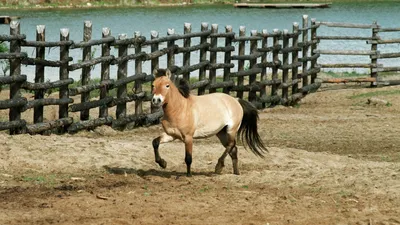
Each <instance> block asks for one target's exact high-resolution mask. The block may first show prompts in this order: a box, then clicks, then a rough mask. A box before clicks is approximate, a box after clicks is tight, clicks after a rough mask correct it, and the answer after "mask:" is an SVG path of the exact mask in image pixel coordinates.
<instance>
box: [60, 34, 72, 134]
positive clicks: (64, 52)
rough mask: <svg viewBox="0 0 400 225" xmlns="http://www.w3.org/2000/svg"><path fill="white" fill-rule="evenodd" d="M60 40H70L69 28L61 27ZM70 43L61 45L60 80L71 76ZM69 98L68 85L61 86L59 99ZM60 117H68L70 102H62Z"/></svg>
mask: <svg viewBox="0 0 400 225" xmlns="http://www.w3.org/2000/svg"><path fill="white" fill-rule="evenodd" d="M60 41H61V42H63V41H69V29H68V28H62V29H60ZM69 47H70V46H69V45H66V44H65V45H61V46H60V61H61V62H63V64H62V65H61V66H60V71H59V76H60V80H66V79H68V77H69V71H68V62H69ZM68 98H69V89H68V85H64V86H61V87H60V92H59V99H68ZM58 118H59V119H63V118H68V103H67V104H61V105H60V106H59V108H58ZM67 128H68V127H64V128H61V129H60V130H59V131H60V133H64V132H65V131H67Z"/></svg>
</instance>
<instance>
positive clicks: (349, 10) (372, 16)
mask: <svg viewBox="0 0 400 225" xmlns="http://www.w3.org/2000/svg"><path fill="white" fill-rule="evenodd" d="M399 11H400V2H388V3H385V2H384V3H371V2H369V3H362V2H358V3H334V4H332V5H331V7H330V8H324V9H318V8H315V9H256V8H251V9H239V8H234V7H233V6H231V5H210V6H184V7H151V8H150V7H143V8H103V9H92V8H90V9H46V10H31V9H30V10H16V9H10V10H4V9H3V10H0V15H9V16H21V19H20V21H21V33H23V34H26V35H27V40H35V37H36V34H35V32H36V25H46V40H47V41H58V40H59V33H60V28H69V29H70V39H71V40H74V41H76V42H79V41H81V40H82V38H83V37H82V36H83V23H84V21H85V20H90V21H92V22H93V33H92V38H93V39H98V38H100V37H101V32H102V28H103V27H109V28H110V29H111V32H112V35H114V36H116V37H117V36H118V34H122V33H126V34H127V35H128V36H129V37H132V36H133V34H134V32H135V31H140V32H141V34H142V35H143V36H146V38H148V39H149V38H150V32H151V31H152V30H155V31H158V32H159V33H160V36H165V35H166V33H167V29H168V28H174V29H175V32H176V33H178V34H182V33H183V24H184V23H185V22H188V23H191V24H192V32H196V31H200V25H201V23H202V22H207V23H209V24H210V25H211V24H214V23H216V24H219V32H225V28H224V27H225V25H232V27H233V31H234V32H236V33H238V31H239V26H245V27H246V31H247V34H248V35H250V31H251V30H258V31H261V30H262V29H267V30H268V31H269V32H272V30H273V29H275V28H277V29H279V30H283V29H288V30H289V31H291V29H292V26H293V22H298V23H299V24H300V26H301V22H302V16H303V15H305V14H306V15H308V16H309V18H316V19H317V21H330V22H351V23H362V24H371V23H372V22H374V21H377V22H378V24H379V25H381V26H382V27H400V13H399ZM345 32H346V29H343V28H341V29H339V28H334V29H333V28H325V27H324V28H321V29H318V35H344V34H345ZM0 34H9V26H8V25H0ZM352 34H353V35H364V36H370V35H371V30H370V29H368V30H362V29H360V30H359V31H357V33H354V32H353V33H352ZM398 36H400V32H398V33H387V34H385V37H396V38H400V37H398ZM349 46H350V47H351V48H352V49H359V50H364V49H365V50H368V49H369V48H370V45H366V44H363V43H360V42H357V43H356V44H351V42H349V41H337V42H335V43H321V44H320V45H319V48H320V49H322V48H323V49H329V48H340V47H349ZM381 48H382V49H384V50H385V51H388V52H396V51H397V52H399V45H397V44H396V45H386V46H380V49H381ZM27 51H28V52H27V53H28V55H30V56H31V57H34V54H35V53H34V50H32V48H30V49H29V50H27ZM94 51H95V53H96V54H100V51H101V50H100V47H98V48H97V49H94ZM46 54H48V56H47V57H48V58H50V59H58V57H59V56H58V55H59V53H58V49H50V50H49V51H48V52H46ZM80 54H81V53H79V52H71V55H72V56H73V57H74V62H76V61H77V60H78V59H79V58H80V57H81V56H80ZM193 54H194V55H196V54H195V53H193ZM192 60H196V56H194V57H193V59H192ZM344 60H348V59H347V58H346V59H345V58H343V57H342V58H340V57H338V56H323V57H321V62H328V61H329V62H332V61H336V62H342V61H344ZM354 60H364V61H365V60H366V62H369V59H368V58H366V57H355V58H354ZM364 61H363V62H364ZM397 61H398V60H397ZM177 63H179V59H177ZM385 63H387V64H388V65H392V64H394V63H396V60H387V62H385ZM145 64H146V63H145ZM147 64H148V65H144V67H146V66H147V67H148V66H149V65H150V63H147ZM52 69H53V68H46V70H49V71H50V70H52ZM114 69H115V68H114ZM32 71H34V69H32V68H31V67H30V66H27V67H25V68H23V73H25V74H28V73H31V72H32ZM46 76H47V75H46ZM79 76H80V74H79V71H75V72H73V73H71V77H73V78H74V79H79ZM92 76H93V77H99V74H98V69H97V67H96V69H95V72H93V75H92ZM29 77H30V76H29ZM57 77H58V70H54V73H53V74H51V75H49V76H48V77H46V78H47V79H49V80H56V79H57ZM29 79H30V80H32V79H33V78H32V79H31V78H29Z"/></svg>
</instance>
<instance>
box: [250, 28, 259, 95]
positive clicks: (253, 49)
mask: <svg viewBox="0 0 400 225" xmlns="http://www.w3.org/2000/svg"><path fill="white" fill-rule="evenodd" d="M250 33H251V36H252V37H256V36H257V30H252V31H251V32H250ZM257 45H258V40H251V41H250V55H253V54H256V53H257V52H258V51H257ZM256 64H257V58H254V59H251V60H250V67H249V69H254V68H255V67H256ZM256 80H257V74H251V75H250V76H249V85H250V86H251V85H252V84H254V83H255V82H256ZM256 100H257V92H256V91H253V90H251V89H250V92H249V101H250V102H254V101H256Z"/></svg>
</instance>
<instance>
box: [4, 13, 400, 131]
mask: <svg viewBox="0 0 400 225" xmlns="http://www.w3.org/2000/svg"><path fill="white" fill-rule="evenodd" d="M320 26H329V27H335V26H338V27H346V28H357V29H358V28H362V29H372V30H373V31H374V33H373V35H372V36H371V37H360V36H318V35H317V29H319V27H320ZM218 28H219V27H218V25H217V24H212V25H211V27H210V26H209V24H207V23H202V24H201V30H200V31H199V32H192V26H191V24H189V23H185V24H184V28H183V34H177V33H175V30H174V29H168V32H167V35H166V36H164V37H160V36H159V34H158V32H156V31H152V32H151V34H150V38H149V39H147V38H146V37H145V36H143V35H141V33H140V32H135V35H134V36H133V37H131V38H128V37H127V35H126V34H119V35H118V36H117V37H114V36H112V35H111V30H110V29H109V28H103V29H102V37H101V38H100V39H98V40H93V39H92V23H91V22H90V21H85V22H84V32H83V40H82V41H79V42H77V41H73V40H70V39H69V29H65V28H64V29H61V30H60V40H59V41H56V42H54V41H53V42H48V41H46V40H45V26H43V25H39V26H37V30H36V40H34V41H32V40H26V35H24V34H20V23H19V21H12V23H11V24H10V34H1V35H0V41H1V42H7V43H8V44H9V52H8V53H1V54H0V59H1V60H8V61H9V63H10V73H9V75H8V76H4V77H0V85H7V86H9V89H10V96H9V98H8V99H4V100H0V110H8V112H9V118H8V119H7V120H6V119H5V118H2V120H3V121H1V122H0V130H9V132H10V134H19V133H25V132H27V133H31V134H36V133H46V132H56V133H65V132H70V133H73V132H77V131H79V130H82V129H92V128H95V127H97V126H101V125H110V126H113V127H114V128H125V127H126V126H127V125H128V124H130V123H135V125H143V124H154V123H157V122H158V120H159V118H160V117H161V116H162V111H161V110H160V109H158V108H154V107H153V106H152V105H151V104H150V100H151V98H152V94H151V86H150V85H149V83H150V82H152V80H153V76H152V71H153V70H154V69H155V68H159V67H160V65H161V64H162V63H163V64H166V67H168V68H169V69H170V70H171V71H172V72H173V74H174V76H182V77H184V78H185V79H187V80H189V81H190V87H191V89H192V90H193V91H195V90H197V94H198V95H203V94H206V93H213V92H216V91H221V92H224V93H227V94H231V95H234V96H237V97H239V98H247V99H248V100H249V101H250V102H252V103H253V104H255V105H256V106H257V107H259V108H261V107H266V106H269V105H276V104H284V105H291V104H295V103H296V102H297V101H298V100H299V99H301V98H302V97H304V96H305V95H306V94H308V93H309V92H312V91H315V90H316V89H318V88H319V87H320V85H321V83H320V82H317V74H318V73H319V72H320V71H321V68H344V67H347V68H353V67H362V68H370V69H371V77H369V78H368V79H359V80H354V79H353V80H349V81H354V82H359V81H360V80H361V81H365V82H373V83H374V82H376V80H377V75H378V73H379V72H380V71H389V70H390V71H397V70H400V67H383V66H382V65H381V64H378V59H380V58H392V57H399V56H400V53H381V52H379V51H378V49H377V46H378V45H379V44H383V43H397V41H398V40H397V39H396V40H381V39H380V38H379V36H378V35H377V34H378V32H395V31H399V30H400V29H398V28H388V29H383V28H381V27H379V26H378V25H377V24H371V25H360V24H342V23H330V22H317V21H316V20H315V19H311V20H309V18H308V16H303V18H302V26H301V27H300V25H299V24H298V23H294V24H293V29H292V31H288V30H282V31H281V30H278V29H275V30H273V31H272V32H268V31H267V30H262V31H257V30H251V31H250V35H249V36H247V35H246V33H247V32H246V27H244V26H241V27H239V30H238V31H239V32H238V34H236V33H235V32H234V31H233V28H232V27H231V26H226V27H225V30H224V32H220V31H219V30H218ZM339 39H343V40H362V41H367V43H368V44H370V45H371V46H372V47H371V50H367V51H354V50H351V51H350V50H331V49H327V50H323V49H317V46H318V43H319V42H321V41H331V40H339ZM194 40H196V41H194ZM165 46H166V47H165ZM53 47H58V48H59V56H60V57H59V59H57V60H54V59H48V57H46V52H47V50H48V49H49V48H53ZM94 47H101V55H100V56H98V57H94V56H93V55H94V54H93V50H92V48H94ZM21 48H32V49H34V52H36V55H35V57H34V58H33V57H29V56H28V55H27V54H26V53H24V52H22V51H21ZM74 49H81V53H82V58H81V60H79V61H78V62H77V63H73V61H74V59H73V57H72V56H71V54H70V51H72V50H74ZM111 50H113V51H111ZM112 52H116V54H112ZM194 53H197V54H198V61H197V60H195V59H194V58H193V54H194ZM323 54H342V55H343V54H345V55H365V56H369V57H370V58H371V63H366V64H362V63H347V64H338V63H331V64H318V63H317V62H318V58H319V57H320V56H321V55H323ZM178 55H179V56H180V57H181V58H182V62H181V63H179V64H178V63H177V62H176V57H178ZM144 62H149V63H150V68H143V66H142V65H143V63H144ZM23 65H31V66H34V67H35V74H27V75H23V74H21V66H23ZM96 65H98V66H101V72H100V81H98V82H93V78H92V74H91V73H92V71H91V68H92V67H94V66H96ZM111 66H116V67H117V70H116V72H115V73H116V74H112V70H111V69H110V68H111ZM47 67H54V68H58V69H59V79H58V80H57V81H53V82H45V80H46V79H45V78H46V73H45V68H47ZM75 70H81V80H79V81H74V80H73V79H72V78H70V72H72V71H75ZM192 72H195V74H194V75H193V73H192ZM191 73H192V75H191ZM32 76H33V77H34V82H29V81H28V79H27V77H32ZM111 77H115V79H112V78H111ZM77 82H79V85H78V86H76V85H73V86H72V84H73V83H75V84H76V83H77ZM324 82H335V80H332V79H331V80H324ZM128 87H132V88H131V90H130V89H129V88H128ZM52 89H56V90H57V91H58V97H57V96H55V95H51V96H46V95H45V93H46V92H48V91H49V90H52ZM94 91H98V92H99V96H98V97H96V98H91V97H90V96H91V93H92V92H94ZM26 92H33V93H34V96H33V99H32V100H31V99H27V98H26V97H23V96H24V94H25V93H26ZM77 97H78V98H77ZM79 97H80V98H79ZM128 104H129V105H128ZM48 106H56V107H58V118H52V119H49V118H45V116H44V110H45V108H46V107H48ZM131 108H132V109H134V110H131ZM94 109H97V110H98V114H96V113H94V112H93V110H94ZM32 111H33V112H32ZM28 113H33V114H34V116H33V121H28V120H27V119H25V118H26V117H27V116H26V115H27V114H28ZM76 113H79V116H77V114H76ZM4 120H6V121H4Z"/></svg>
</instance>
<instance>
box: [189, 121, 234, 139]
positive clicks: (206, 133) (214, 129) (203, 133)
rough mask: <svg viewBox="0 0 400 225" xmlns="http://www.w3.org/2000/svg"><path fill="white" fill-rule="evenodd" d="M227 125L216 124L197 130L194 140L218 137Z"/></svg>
mask: <svg viewBox="0 0 400 225" xmlns="http://www.w3.org/2000/svg"><path fill="white" fill-rule="evenodd" d="M225 126H226V125H225V124H218V125H217V124H216V125H214V126H213V125H208V126H206V127H199V128H197V129H196V130H195V132H194V135H193V138H196V139H199V138H207V137H211V136H214V135H216V134H217V133H218V132H220V131H221V130H222V129H223V128H224V127H225Z"/></svg>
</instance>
